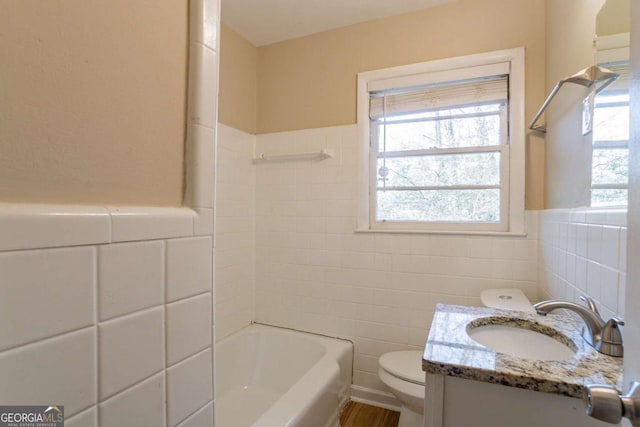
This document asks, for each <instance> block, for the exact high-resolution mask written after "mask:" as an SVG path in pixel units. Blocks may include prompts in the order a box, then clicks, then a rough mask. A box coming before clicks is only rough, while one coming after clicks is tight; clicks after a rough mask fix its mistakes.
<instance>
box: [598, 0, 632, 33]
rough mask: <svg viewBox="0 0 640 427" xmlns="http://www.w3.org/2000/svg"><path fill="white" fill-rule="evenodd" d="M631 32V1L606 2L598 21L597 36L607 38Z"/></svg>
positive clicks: (616, 0) (612, 0) (615, 0)
mask: <svg viewBox="0 0 640 427" xmlns="http://www.w3.org/2000/svg"><path fill="white" fill-rule="evenodd" d="M629 31H631V0H606V2H605V4H604V6H602V9H600V13H598V17H597V19H596V34H598V36H607V35H612V34H619V33H628V32H629Z"/></svg>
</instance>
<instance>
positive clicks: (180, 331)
mask: <svg viewBox="0 0 640 427" xmlns="http://www.w3.org/2000/svg"><path fill="white" fill-rule="evenodd" d="M166 316H167V365H168V366H171V365H173V364H174V363H176V362H179V361H180V360H182V359H184V358H186V357H188V356H191V355H193V354H195V353H197V352H199V351H202V350H204V349H206V348H208V347H209V346H211V332H210V326H211V293H210V292H206V293H204V294H202V295H198V296H196V297H193V298H188V299H185V300H181V301H178V302H174V303H171V304H169V305H167V314H166Z"/></svg>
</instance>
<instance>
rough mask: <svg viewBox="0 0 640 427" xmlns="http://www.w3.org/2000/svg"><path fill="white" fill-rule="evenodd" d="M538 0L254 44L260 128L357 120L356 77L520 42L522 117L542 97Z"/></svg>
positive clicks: (532, 169)
mask: <svg viewBox="0 0 640 427" xmlns="http://www.w3.org/2000/svg"><path fill="white" fill-rule="evenodd" d="M544 20H545V7H544V2H541V1H540V0H519V1H512V0H460V1H459V2H456V3H451V4H447V5H443V6H439V7H435V8H431V9H426V10H424V11H420V12H415V13H410V14H405V15H399V16H395V17H390V18H385V19H380V20H376V21H371V22H366V23H363V24H357V25H352V26H349V27H345V28H340V29H336V30H331V31H327V32H323V33H320V34H315V35H311V36H307V37H302V38H299V39H294V40H289V41H285V42H281V43H276V44H273V45H269V46H264V47H260V48H258V107H257V133H259V134H262V133H269V132H278V131H284V130H293V129H306V128H315V127H325V126H333V125H342V124H353V123H355V122H356V75H357V73H358V72H360V71H367V70H374V69H379V68H387V67H392V66H396V65H403V64H410V63H416V62H422V61H428V60H432V59H439V58H446V57H453V56H459V55H466V54H472V53H479V52H487V51H492V50H499V49H507V48H512V47H519V46H524V47H525V48H526V117H527V118H530V117H532V116H533V114H535V112H536V109H537V107H538V106H539V105H540V103H541V102H542V100H543V99H544V72H545V52H544V51H545V28H544ZM527 144H528V146H527V187H526V197H527V207H528V208H530V209H536V208H542V200H543V191H544V175H543V158H544V146H543V144H542V141H541V140H540V139H539V138H536V137H533V138H531V139H530V140H529V141H528V143H527Z"/></svg>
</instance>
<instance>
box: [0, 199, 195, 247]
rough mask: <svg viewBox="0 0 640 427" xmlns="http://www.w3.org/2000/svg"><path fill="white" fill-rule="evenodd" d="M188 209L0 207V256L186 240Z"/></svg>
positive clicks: (190, 220) (190, 223) (191, 217)
mask: <svg viewBox="0 0 640 427" xmlns="http://www.w3.org/2000/svg"><path fill="white" fill-rule="evenodd" d="M198 219H199V214H198V212H196V211H194V210H193V209H191V208H188V207H150V206H148V207H144V206H118V207H111V206H82V205H49V204H23V203H0V251H12V250H26V249H43V248H54V247H63V246H80V245H96V244H106V243H114V242H127V241H136V240H150V239H166V238H176V237H189V236H193V235H194V234H196V233H194V227H196V222H197V221H198Z"/></svg>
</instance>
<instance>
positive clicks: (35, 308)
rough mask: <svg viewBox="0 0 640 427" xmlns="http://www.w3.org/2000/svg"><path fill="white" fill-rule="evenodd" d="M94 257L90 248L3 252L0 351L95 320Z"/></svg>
mask: <svg viewBox="0 0 640 427" xmlns="http://www.w3.org/2000/svg"><path fill="white" fill-rule="evenodd" d="M95 258H96V251H95V248H91V247H88V248H87V247H79V248H62V249H46V250H36V251H18V252H4V253H0V301H2V309H0V324H2V325H4V326H3V327H2V328H0V350H3V349H8V348H11V347H15V346H17V345H21V344H26V343H28V342H32V341H36V340H39V339H43V338H46V337H49V336H53V335H57V334H61V333H64V332H68V331H72V330H75V329H80V328H83V327H86V326H90V325H92V324H93V322H94V317H95V307H94V300H95V293H96V283H95V276H96V260H95Z"/></svg>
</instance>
